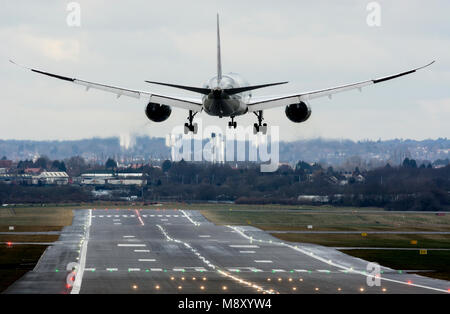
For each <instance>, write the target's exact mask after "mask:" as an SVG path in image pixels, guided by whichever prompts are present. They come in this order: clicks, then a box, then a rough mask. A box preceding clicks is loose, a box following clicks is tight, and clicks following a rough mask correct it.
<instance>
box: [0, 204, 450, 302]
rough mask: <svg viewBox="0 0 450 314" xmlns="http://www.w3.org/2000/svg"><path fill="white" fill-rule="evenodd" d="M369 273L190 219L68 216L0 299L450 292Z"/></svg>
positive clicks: (154, 214) (448, 285) (358, 264)
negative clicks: (20, 295) (54, 237)
mask: <svg viewBox="0 0 450 314" xmlns="http://www.w3.org/2000/svg"><path fill="white" fill-rule="evenodd" d="M74 263H76V264H74ZM368 266H369V267H368ZM373 266H374V265H370V264H368V262H367V261H364V260H361V259H358V258H354V257H351V256H348V255H345V254H343V253H341V252H339V251H337V250H335V249H333V248H327V247H323V246H318V245H313V244H305V243H292V242H283V241H281V240H279V239H276V238H274V237H273V236H271V235H270V234H268V233H266V232H264V231H262V230H259V229H256V228H253V227H248V226H241V227H240V226H217V225H215V224H213V223H211V222H208V221H207V220H206V219H205V218H204V217H203V216H202V215H201V214H200V213H199V212H197V211H184V210H163V209H161V210H123V209H122V210H116V209H110V210H77V211H74V219H73V224H72V226H69V227H66V228H64V229H63V231H62V232H61V235H60V238H59V240H58V241H57V242H56V243H55V244H54V245H52V246H49V247H48V248H47V250H46V251H45V253H44V254H43V256H42V257H41V259H40V260H39V262H38V264H37V265H36V267H35V269H34V270H33V271H30V272H28V273H27V274H26V275H25V276H24V277H22V278H21V279H19V280H18V281H16V282H15V283H14V284H13V285H12V286H10V287H9V288H8V289H7V290H6V291H5V292H6V293H72V294H76V293H95V294H97V293H152V294H154V293H169V294H176V293H183V294H202V293H208V294H211V293H220V294H223V293H232V294H244V293H245V294H248V293H252V294H253V293H266V294H269V293H281V294H285V293H307V294H314V293H351V294H362V293H384V294H388V293H419V294H422V293H448V292H449V291H450V290H449V289H450V282H448V281H443V280H436V279H431V278H426V277H422V276H418V275H415V274H408V273H405V272H404V271H401V270H392V269H389V268H385V267H381V268H380V269H379V270H378V269H376V268H373ZM74 268H76V269H77V270H76V273H74V272H71V270H72V269H74Z"/></svg>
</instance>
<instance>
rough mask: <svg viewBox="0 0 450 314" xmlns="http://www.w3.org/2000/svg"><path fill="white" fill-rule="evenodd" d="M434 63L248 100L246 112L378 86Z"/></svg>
mask: <svg viewBox="0 0 450 314" xmlns="http://www.w3.org/2000/svg"><path fill="white" fill-rule="evenodd" d="M434 62H435V61H433V62H431V63H429V64H427V65H425V66H422V67H419V68H415V69H412V70H409V71H406V72H401V73H398V74H393V75H389V76H384V77H380V78H377V79H372V80H367V81H362V82H358V83H353V84H346V85H341V86H336V87H331V88H326V89H321V90H316V91H310V92H305V93H298V94H292V95H284V96H278V97H270V98H267V97H266V98H265V99H264V98H259V99H253V100H250V103H249V104H248V111H250V112H252V111H259V110H266V109H271V108H276V107H283V106H289V105H291V104H294V103H299V102H300V101H308V100H311V99H316V98H319V97H324V96H328V97H329V98H331V96H332V95H333V94H337V93H341V92H345V91H349V90H353V89H359V90H361V89H362V88H363V87H366V86H369V85H373V84H378V83H381V82H385V81H389V80H392V79H395V78H397V77H401V76H404V75H408V74H411V73H414V72H416V71H418V70H420V69H423V68H426V67H428V66H430V65H432V64H433V63H434Z"/></svg>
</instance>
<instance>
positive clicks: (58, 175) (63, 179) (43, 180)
mask: <svg viewBox="0 0 450 314" xmlns="http://www.w3.org/2000/svg"><path fill="white" fill-rule="evenodd" d="M33 184H56V185H66V184H69V175H68V174H67V173H66V172H64V171H59V172H54V171H44V172H42V173H41V174H39V175H37V176H33Z"/></svg>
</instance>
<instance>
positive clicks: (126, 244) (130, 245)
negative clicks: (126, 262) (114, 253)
mask: <svg viewBox="0 0 450 314" xmlns="http://www.w3.org/2000/svg"><path fill="white" fill-rule="evenodd" d="M117 246H125V247H127V246H129V247H136V246H146V245H145V244H130V243H119V244H117Z"/></svg>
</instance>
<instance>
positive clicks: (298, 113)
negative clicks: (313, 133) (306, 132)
mask: <svg viewBox="0 0 450 314" xmlns="http://www.w3.org/2000/svg"><path fill="white" fill-rule="evenodd" d="M285 112H286V116H287V117H288V118H289V120H291V121H292V122H295V123H300V122H305V121H306V120H308V118H309V116H311V108H309V106H308V104H307V103H305V102H303V101H301V102H299V103H298V104H292V105H289V106H286V110H285Z"/></svg>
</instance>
